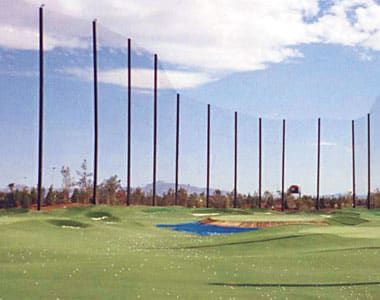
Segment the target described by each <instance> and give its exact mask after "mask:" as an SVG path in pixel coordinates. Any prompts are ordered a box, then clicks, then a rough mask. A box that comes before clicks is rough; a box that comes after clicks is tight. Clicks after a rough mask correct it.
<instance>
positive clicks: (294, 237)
mask: <svg viewBox="0 0 380 300" xmlns="http://www.w3.org/2000/svg"><path fill="white" fill-rule="evenodd" d="M299 237H305V235H287V236H280V237H275V238H268V239H262V240H253V241H252V240H251V241H240V242H229V243H218V244H212V245H197V246H187V247H177V248H165V249H177V250H180V249H202V248H216V247H224V246H239V245H249V244H258V243H266V242H272V241H281V240H289V239H296V238H299Z"/></svg>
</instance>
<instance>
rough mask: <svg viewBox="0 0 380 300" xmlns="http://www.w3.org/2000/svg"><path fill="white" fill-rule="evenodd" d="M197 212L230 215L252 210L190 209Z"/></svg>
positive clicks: (246, 213)
mask: <svg viewBox="0 0 380 300" xmlns="http://www.w3.org/2000/svg"><path fill="white" fill-rule="evenodd" d="M192 212H193V213H197V214H203V213H204V214H211V213H222V214H231V215H250V214H251V213H252V212H251V211H250V210H246V209H238V208H235V209H232V208H199V209H196V210H193V211H192Z"/></svg>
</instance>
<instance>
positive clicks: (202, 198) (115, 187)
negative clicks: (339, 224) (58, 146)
mask: <svg viewBox="0 0 380 300" xmlns="http://www.w3.org/2000/svg"><path fill="white" fill-rule="evenodd" d="M60 173H61V176H62V185H61V188H59V189H56V188H54V186H53V185H51V186H50V187H49V188H48V189H43V199H44V201H43V204H42V205H43V206H51V205H57V204H69V203H79V204H90V203H91V197H92V173H91V172H89V170H88V166H87V161H86V160H84V161H83V162H82V164H81V167H80V169H79V170H78V171H76V175H77V178H78V179H77V180H75V178H74V176H73V175H72V172H71V169H70V168H69V167H68V166H62V168H61V170H60ZM97 193H98V204H107V205H125V204H126V189H125V188H123V187H122V185H121V180H120V179H119V178H118V176H117V175H114V176H111V177H109V178H108V179H106V180H104V181H103V182H102V183H101V184H100V185H99V186H98V187H97ZM175 198H176V197H175V191H174V189H169V190H168V191H167V192H165V193H163V194H162V195H156V203H157V205H158V206H170V205H176V204H177V205H179V206H184V207H205V206H206V195H205V193H190V192H188V191H187V190H186V189H184V188H180V189H179V190H178V197H177V203H176V199H175ZM285 199H286V201H285V206H286V208H287V209H291V210H313V209H314V207H315V198H314V197H312V196H308V195H303V196H301V197H295V196H294V195H293V194H291V193H290V192H288V193H287V194H286V197H285ZM259 201H260V199H259V196H258V194H257V193H254V194H252V195H251V194H241V193H239V194H238V195H237V207H239V208H246V209H249V208H259V203H260V202H259ZM36 203H37V190H36V188H35V187H32V188H28V187H25V186H24V187H22V188H19V187H18V186H17V185H16V184H15V183H11V184H9V185H8V191H7V192H0V208H14V207H22V208H30V207H33V206H35V205H36ZM130 203H131V204H132V205H151V204H152V194H151V193H150V192H145V191H144V190H143V189H142V188H134V189H132V191H131V198H130ZM365 203H366V200H365V199H358V200H357V204H358V205H363V206H365ZM372 204H373V206H374V207H380V190H377V191H375V193H373V196H372ZM351 205H352V195H351V194H350V193H347V194H345V195H338V196H325V197H322V198H321V199H320V208H322V209H323V208H331V209H333V208H342V207H350V206H351ZM232 206H233V192H230V193H224V192H222V191H221V190H215V191H214V192H213V193H212V195H210V198H209V207H213V208H230V207H232ZM261 208H265V209H280V208H281V192H280V191H278V192H277V193H271V192H269V191H265V192H264V193H263V195H262V198H261Z"/></svg>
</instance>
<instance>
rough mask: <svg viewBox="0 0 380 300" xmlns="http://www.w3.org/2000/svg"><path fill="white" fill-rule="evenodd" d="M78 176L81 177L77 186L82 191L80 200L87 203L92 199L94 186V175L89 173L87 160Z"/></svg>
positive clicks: (84, 161)
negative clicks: (92, 187)
mask: <svg viewBox="0 0 380 300" xmlns="http://www.w3.org/2000/svg"><path fill="white" fill-rule="evenodd" d="M77 175H78V176H79V179H78V182H77V185H78V187H79V191H80V200H81V201H82V202H86V203H87V202H88V201H89V199H90V195H91V186H92V179H91V178H92V173H90V172H89V171H88V167H87V160H83V163H82V164H81V167H80V170H79V171H77Z"/></svg>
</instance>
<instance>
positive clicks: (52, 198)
mask: <svg viewBox="0 0 380 300" xmlns="http://www.w3.org/2000/svg"><path fill="white" fill-rule="evenodd" d="M54 203H55V192H54V190H53V185H51V186H50V187H49V190H48V192H47V195H46V198H45V204H46V205H52V204H54Z"/></svg>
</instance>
